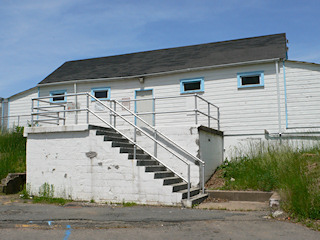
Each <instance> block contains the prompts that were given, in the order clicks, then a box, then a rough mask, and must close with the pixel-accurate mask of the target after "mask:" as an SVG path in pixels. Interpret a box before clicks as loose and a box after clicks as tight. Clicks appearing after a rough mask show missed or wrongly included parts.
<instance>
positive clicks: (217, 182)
mask: <svg viewBox="0 0 320 240" xmlns="http://www.w3.org/2000/svg"><path fill="white" fill-rule="evenodd" d="M224 185H225V180H224V178H223V170H222V169H218V170H217V171H215V173H214V174H213V175H212V177H211V178H210V179H209V181H208V182H207V183H206V185H205V187H206V189H220V188H222V187H224Z"/></svg>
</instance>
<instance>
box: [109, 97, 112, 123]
mask: <svg viewBox="0 0 320 240" xmlns="http://www.w3.org/2000/svg"><path fill="white" fill-rule="evenodd" d="M109 104H110V109H112V101H111V100H110V102H109ZM109 117H110V124H112V112H111V110H109Z"/></svg>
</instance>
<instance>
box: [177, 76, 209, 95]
mask: <svg viewBox="0 0 320 240" xmlns="http://www.w3.org/2000/svg"><path fill="white" fill-rule="evenodd" d="M203 91H204V80H203V78H193V79H182V80H180V93H195V92H203Z"/></svg>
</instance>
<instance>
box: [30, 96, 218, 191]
mask: <svg viewBox="0 0 320 240" xmlns="http://www.w3.org/2000/svg"><path fill="white" fill-rule="evenodd" d="M79 95H86V97H87V108H82V109H77V108H76V109H71V110H66V102H63V103H62V102H59V103H57V102H52V101H46V100H45V99H48V98H49V99H50V98H53V96H45V97H38V98H34V99H32V113H31V116H32V119H31V123H32V126H33V116H35V115H38V116H41V115H42V116H46V115H47V114H55V113H56V114H58V116H48V115H47V117H52V118H55V119H56V120H57V122H56V123H55V124H57V125H59V120H63V124H65V121H66V118H65V113H66V112H76V113H77V112H80V111H86V112H87V123H89V113H91V114H92V115H94V116H95V117H97V118H98V119H100V120H101V121H102V122H104V123H105V124H107V125H108V126H110V127H112V128H113V129H115V130H116V131H117V132H119V133H121V132H120V131H119V130H118V129H117V128H116V117H117V116H118V117H120V118H121V119H122V120H124V121H125V122H127V123H129V124H130V125H131V126H132V127H134V140H131V139H130V138H128V137H127V136H126V135H124V134H123V133H121V134H122V135H124V136H125V137H126V138H127V139H129V141H130V142H132V143H134V144H135V146H138V147H140V146H139V145H138V144H137V143H136V131H137V130H138V131H140V132H141V133H142V134H144V135H145V136H147V137H148V138H149V139H151V140H152V141H153V142H154V145H155V150H154V154H150V153H149V152H148V151H145V152H146V153H148V154H149V155H150V156H152V157H153V158H155V159H157V160H158V161H159V162H160V163H162V162H161V161H160V160H159V159H158V158H157V157H156V151H157V146H158V145H159V146H161V147H163V148H164V149H165V150H166V151H168V152H169V153H171V154H172V155H173V156H175V157H177V158H178V159H179V160H180V161H182V162H183V163H185V164H187V165H188V180H186V179H185V178H184V177H183V176H182V175H180V174H179V173H177V172H176V171H174V170H172V169H171V168H169V167H167V166H166V167H167V168H168V169H170V170H171V171H173V172H174V173H175V174H177V175H178V176H179V177H181V178H182V179H183V180H185V181H187V182H188V197H189V195H190V162H189V160H188V161H186V160H185V159H184V157H185V156H187V158H186V159H188V157H190V158H191V159H193V160H194V161H195V162H197V163H200V165H201V168H202V169H201V170H202V171H201V172H202V174H201V176H200V177H201V178H200V186H201V188H202V191H203V193H204V164H205V162H204V161H202V160H201V159H199V158H198V157H196V156H194V155H192V154H191V153H190V152H188V151H187V150H185V149H184V148H182V147H181V146H180V145H178V144H177V143H175V142H174V141H172V140H171V139H170V138H168V137H167V136H166V135H164V134H163V133H161V132H158V131H157V129H156V128H155V127H154V126H152V125H151V124H149V123H148V122H146V121H145V120H144V119H142V118H141V117H140V116H139V115H148V114H153V115H154V116H155V115H157V114H164V113H182V112H194V115H195V122H196V124H198V116H197V115H199V114H200V115H201V114H202V115H203V116H205V117H207V118H208V126H209V127H210V119H213V120H215V121H217V123H218V130H219V129H220V112H219V107H217V106H216V105H214V104H212V103H210V102H209V101H207V100H206V99H204V98H202V97H201V96H199V95H197V94H194V95H185V96H183V95H182V96H171V97H158V98H144V99H132V100H109V102H110V106H108V105H107V104H105V103H103V102H102V101H100V100H99V99H97V98H96V97H95V96H92V95H91V94H90V93H71V94H61V95H55V96H54V97H59V96H64V97H70V96H79ZM192 96H194V98H195V106H194V109H192V110H178V111H162V112H155V111H152V112H142V113H134V112H133V111H131V110H130V109H129V108H127V107H126V106H124V105H123V104H122V103H121V102H131V101H133V102H137V101H146V100H153V101H154V102H153V104H155V100H162V99H175V98H181V97H185V98H186V97H192ZM90 98H91V100H94V101H96V102H98V103H99V104H101V105H102V106H104V107H105V108H106V109H108V110H107V111H103V112H109V116H110V123H108V122H107V121H106V120H104V119H103V118H101V117H100V116H99V115H97V114H96V113H95V112H94V111H92V110H91V109H89V99H90ZM197 99H200V100H201V101H204V102H205V103H206V104H207V106H208V112H207V111H205V112H207V113H205V112H203V111H200V110H199V109H198V102H197ZM34 100H37V101H39V102H44V103H48V104H50V105H51V106H39V105H38V106H37V107H34V105H33V101H34ZM112 103H114V109H112ZM200 104H201V103H200ZM116 105H118V106H120V107H121V109H122V111H123V110H125V111H126V112H128V114H125V113H124V114H120V113H119V111H117V110H116ZM199 106H203V105H199ZM210 106H213V107H214V108H216V109H217V118H216V117H213V116H211V115H210ZM55 107H63V108H64V109H63V110H57V111H50V110H49V109H48V108H51V109H52V108H55ZM33 110H37V112H34V111H33ZM39 110H40V111H42V113H40V112H39ZM44 112H45V114H44ZM61 112H62V113H63V114H64V117H59V113H61ZM125 116H126V117H127V116H133V117H135V119H138V120H139V121H140V122H142V123H144V124H145V125H146V126H148V127H149V128H151V129H152V130H153V134H152V133H149V132H146V131H144V130H143V129H141V128H140V127H138V126H136V124H135V123H132V122H131V121H130V120H128V119H126V118H125ZM112 118H113V119H114V120H113V121H114V126H112V123H111V122H112V121H111V120H112ZM35 121H36V122H47V121H48V119H42V120H39V119H37V120H35ZM75 124H77V117H76V119H75ZM157 135H159V136H161V137H162V139H164V140H166V141H167V142H168V143H170V145H173V146H174V147H175V149H177V150H178V152H177V151H175V152H174V150H170V149H169V148H168V147H167V146H166V145H164V144H163V143H161V142H160V141H158V140H157V139H156V138H157ZM140 148H141V147H140ZM141 149H142V148H141ZM178 154H180V155H181V156H179V155H178ZM182 156H183V157H182ZM135 157H136V147H135V148H134V158H135ZM162 164H163V163H162ZM163 165H165V164H163Z"/></svg>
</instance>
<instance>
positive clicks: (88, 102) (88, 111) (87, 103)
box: [87, 95, 89, 124]
mask: <svg viewBox="0 0 320 240" xmlns="http://www.w3.org/2000/svg"><path fill="white" fill-rule="evenodd" d="M87 109H88V110H89V95H87ZM87 124H89V111H87Z"/></svg>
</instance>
